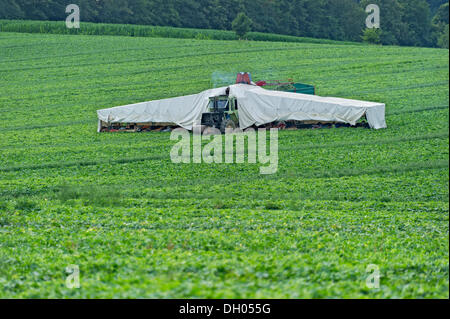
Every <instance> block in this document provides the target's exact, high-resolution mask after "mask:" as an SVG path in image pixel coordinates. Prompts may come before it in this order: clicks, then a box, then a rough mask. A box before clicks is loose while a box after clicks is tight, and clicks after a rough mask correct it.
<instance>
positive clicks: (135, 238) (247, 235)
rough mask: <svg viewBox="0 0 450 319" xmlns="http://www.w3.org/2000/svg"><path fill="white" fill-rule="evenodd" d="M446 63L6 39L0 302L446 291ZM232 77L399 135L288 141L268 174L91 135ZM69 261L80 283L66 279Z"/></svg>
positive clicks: (0, 70) (293, 51) (47, 37)
mask: <svg viewBox="0 0 450 319" xmlns="http://www.w3.org/2000/svg"><path fill="white" fill-rule="evenodd" d="M448 59H449V51H448V50H442V49H429V48H409V47H382V46H368V45H356V44H355V45H351V44H347V45H339V44H317V43H283V42H257V41H222V40H220V41H219V40H196V39H168V38H137V37H121V36H89V35H51V34H27V33H12V32H11V33H10V32H2V33H0V93H1V94H0V114H1V119H2V120H1V125H0V149H1V153H0V298H109V297H117V298H191V297H192V298H311V297H312V298H448V297H449V211H448V209H449V204H448V199H449V197H448V196H449V193H448V190H449V188H448V187H449V184H448V183H449V168H448V161H449V127H448V120H449V108H448V107H449V106H448V99H449V62H448V61H449V60H448ZM237 71H249V72H252V75H253V78H254V79H256V80H259V79H288V78H292V79H294V80H296V81H298V82H303V83H309V84H314V85H316V88H317V93H318V94H319V95H323V96H336V97H345V98H354V99H362V100H369V101H380V102H383V103H386V121H387V125H388V128H387V129H384V130H369V129H363V128H335V129H312V130H310V129H305V130H297V131H287V130H284V131H280V132H279V134H278V135H279V155H278V158H279V164H278V172H277V173H275V174H272V175H261V174H259V167H260V164H249V163H245V164H205V163H203V164H193V163H192V164H176V163H172V162H171V160H170V154H169V153H170V150H171V148H172V146H173V145H174V143H175V142H174V141H171V140H170V133H161V132H147V133H97V132H96V129H97V116H96V110H98V109H101V108H106V107H112V106H117V105H124V104H130V103H135V102H140V101H148V100H152V99H159V98H166V97H173V96H178V95H185V94H192V93H197V92H199V91H201V90H204V89H208V88H210V87H212V86H213V85H215V84H218V82H221V84H226V83H227V82H226V81H228V80H229V76H228V75H229V74H233V73H235V72H237ZM231 80H233V79H231ZM69 265H77V266H78V267H79V271H80V287H79V288H74V289H70V288H68V287H67V286H66V278H67V276H68V273H67V272H66V267H67V266H69ZM369 265H376V267H378V269H379V273H380V275H381V277H380V284H379V288H370V287H368V286H367V285H366V280H367V278H368V276H369V275H370V274H371V272H370V271H369V272H367V269H368V268H367V267H368V266H369Z"/></svg>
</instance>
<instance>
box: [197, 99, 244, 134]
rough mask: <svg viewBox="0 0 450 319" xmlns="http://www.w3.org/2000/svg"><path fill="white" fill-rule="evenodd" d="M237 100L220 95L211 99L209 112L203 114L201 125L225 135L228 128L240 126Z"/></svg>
mask: <svg viewBox="0 0 450 319" xmlns="http://www.w3.org/2000/svg"><path fill="white" fill-rule="evenodd" d="M237 108H238V107H237V101H236V98H231V97H230V96H229V95H219V96H213V97H210V98H209V103H208V110H207V111H206V112H205V113H203V114H202V120H201V124H202V125H205V126H208V127H214V128H217V129H219V130H220V132H222V133H225V129H226V128H233V129H234V128H236V127H238V126H239V117H238V112H237Z"/></svg>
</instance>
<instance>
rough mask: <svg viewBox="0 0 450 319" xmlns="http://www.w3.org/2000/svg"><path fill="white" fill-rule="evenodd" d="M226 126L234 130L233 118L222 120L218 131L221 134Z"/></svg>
mask: <svg viewBox="0 0 450 319" xmlns="http://www.w3.org/2000/svg"><path fill="white" fill-rule="evenodd" d="M227 128H232V129H233V130H234V129H235V128H236V123H234V122H233V120H226V121H222V123H221V124H220V131H221V132H222V134H223V133H225V129H227Z"/></svg>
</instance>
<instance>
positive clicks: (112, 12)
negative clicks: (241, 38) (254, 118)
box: [0, 0, 448, 46]
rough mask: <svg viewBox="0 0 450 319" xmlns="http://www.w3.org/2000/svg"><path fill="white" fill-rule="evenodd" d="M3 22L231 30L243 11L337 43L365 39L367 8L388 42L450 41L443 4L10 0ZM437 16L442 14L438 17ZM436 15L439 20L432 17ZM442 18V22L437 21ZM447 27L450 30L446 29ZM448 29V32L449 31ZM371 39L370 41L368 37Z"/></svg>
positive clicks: (256, 20) (418, 0)
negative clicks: (72, 19)
mask: <svg viewBox="0 0 450 319" xmlns="http://www.w3.org/2000/svg"><path fill="white" fill-rule="evenodd" d="M2 2H4V3H3V4H2V5H1V6H0V18H3V19H33V20H64V19H65V18H66V15H67V14H66V13H65V7H66V6H67V5H68V4H70V3H75V4H77V5H78V6H79V7H80V13H81V20H82V21H88V22H109V23H129V24H148V25H162V26H176V27H192V28H210V29H227V30H229V29H231V27H232V21H233V20H234V19H235V18H236V16H237V15H238V13H241V12H242V13H245V15H246V16H248V17H249V18H250V19H251V21H252V24H251V25H252V30H253V31H260V32H270V33H278V34H288V35H295V36H306V37H314V38H328V39H333V40H348V41H361V40H362V39H363V37H366V36H367V34H364V30H365V19H366V17H367V13H365V11H364V9H365V7H366V5H367V4H369V3H374V4H377V5H378V6H379V7H380V11H381V12H380V18H381V29H380V30H379V31H375V32H374V34H373V35H371V37H369V38H370V39H372V38H373V37H375V41H378V42H379V43H383V44H398V45H414V46H437V45H442V44H443V43H444V42H445V41H443V40H442V39H443V35H444V34H445V32H447V37H448V3H447V9H446V10H447V16H446V18H445V16H444V14H443V12H444V11H445V9H442V5H443V2H444V1H443V0H428V2H427V1H426V0H226V1H224V0H7V1H6V0H5V1H2ZM437 15H439V16H438V17H437ZM433 16H434V18H433ZM436 17H437V18H436ZM446 26H447V27H446ZM446 30H447V31H446ZM366 39H367V37H366ZM447 43H448V40H447Z"/></svg>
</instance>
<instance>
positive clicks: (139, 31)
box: [0, 19, 351, 44]
mask: <svg viewBox="0 0 450 319" xmlns="http://www.w3.org/2000/svg"><path fill="white" fill-rule="evenodd" d="M0 31H3V32H24V33H53V34H84V35H112V36H116V35H117V36H130V37H156V38H180V39H197V40H238V36H237V35H236V34H235V33H234V32H233V31H226V30H212V29H191V28H174V27H163V26H150V25H135V24H111V23H90V22H81V23H80V28H67V26H66V23H65V21H27V20H4V19H1V20H0ZM246 39H248V40H253V41H278V42H310V43H334V44H349V43H351V42H338V41H334V40H328V39H316V38H307V37H295V36H289V35H281V34H272V33H263V32H249V33H248V34H247V35H246Z"/></svg>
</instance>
